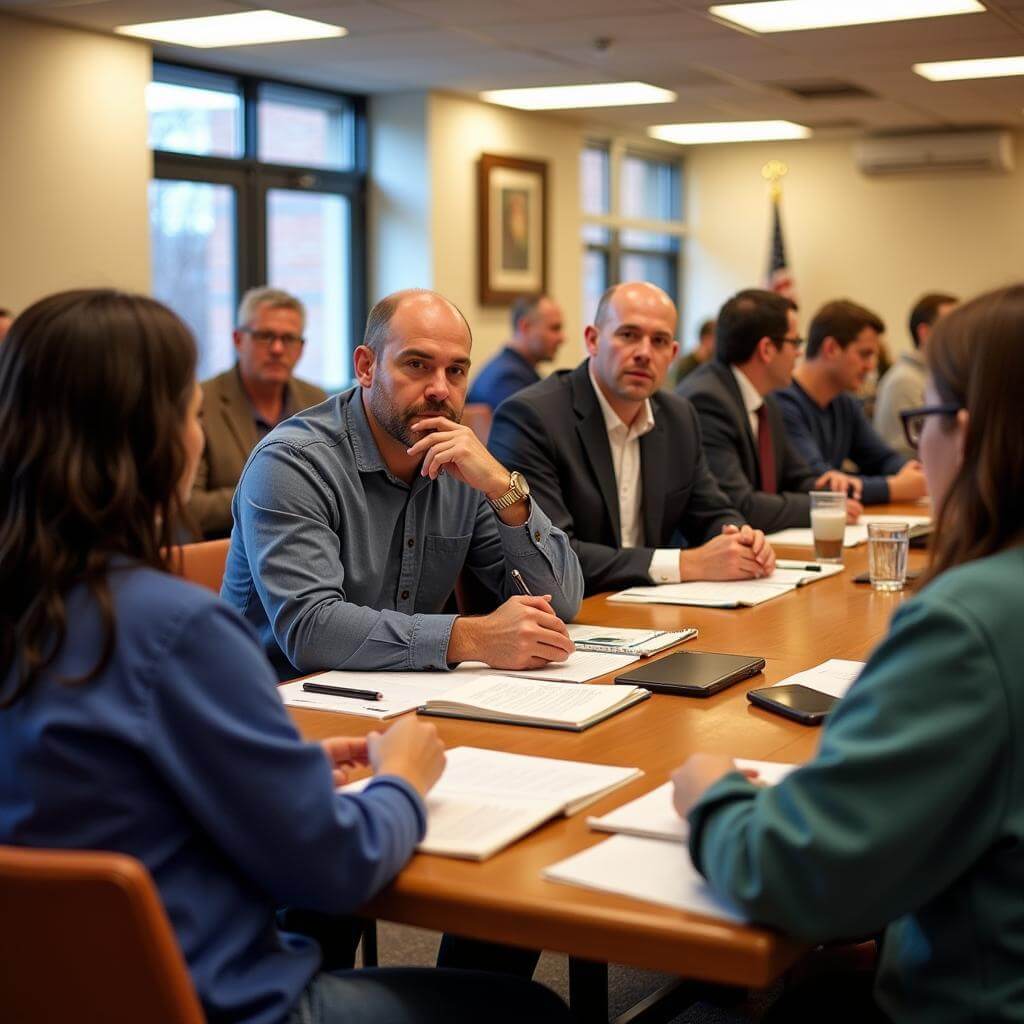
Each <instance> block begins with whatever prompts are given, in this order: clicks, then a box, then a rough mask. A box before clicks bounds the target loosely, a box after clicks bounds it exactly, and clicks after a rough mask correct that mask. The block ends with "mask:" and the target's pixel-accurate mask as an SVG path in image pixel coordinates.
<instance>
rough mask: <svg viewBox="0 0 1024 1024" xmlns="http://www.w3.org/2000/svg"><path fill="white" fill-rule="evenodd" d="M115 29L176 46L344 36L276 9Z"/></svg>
mask: <svg viewBox="0 0 1024 1024" xmlns="http://www.w3.org/2000/svg"><path fill="white" fill-rule="evenodd" d="M114 31H115V32H118V33H120V34H121V35H123V36H137V37H139V38H140V39H155V40H157V41H159V42H161V43H174V44H176V45H178V46H196V47H200V48H202V49H207V48H209V47H213V46H255V45H258V44H261V43H289V42H295V41H296V40H300V39H330V38H332V37H334V38H336V37H338V36H344V35H348V29H345V28H342V27H341V26H340V25H328V24H326V23H325V22H322V21H311V20H310V19H309V18H296V17H294V16H293V15H291V14H281V13H279V12H278V11H242V12H240V13H238V14H217V15H213V16H211V17H207V18H180V19H177V20H175V21H151V22H147V23H146V24H141V25H119V26H118V27H117V28H115V29H114Z"/></svg>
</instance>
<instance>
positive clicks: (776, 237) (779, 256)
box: [765, 189, 796, 302]
mask: <svg viewBox="0 0 1024 1024" xmlns="http://www.w3.org/2000/svg"><path fill="white" fill-rule="evenodd" d="M781 198H782V196H781V192H780V191H779V190H778V189H776V190H775V193H774V195H773V196H772V251H771V256H770V257H769V260H768V273H767V275H766V277H765V287H766V288H767V289H768V290H769V291H772V292H777V293H778V294H779V295H784V296H785V297H786V298H787V299H792V300H793V301H794V302H795V301H796V285H795V283H794V282H793V275H792V274H791V273H790V272H789V267H788V265H787V264H786V243H785V242H784V241H783V238H782V216H781V213H780V209H779V204H780V201H781Z"/></svg>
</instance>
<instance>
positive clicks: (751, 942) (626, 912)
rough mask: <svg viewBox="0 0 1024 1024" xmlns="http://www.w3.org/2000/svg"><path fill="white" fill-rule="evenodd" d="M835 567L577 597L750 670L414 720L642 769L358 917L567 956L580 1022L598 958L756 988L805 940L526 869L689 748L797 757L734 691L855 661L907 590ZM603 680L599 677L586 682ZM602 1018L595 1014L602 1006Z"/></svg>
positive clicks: (922, 556)
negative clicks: (504, 716) (570, 722)
mask: <svg viewBox="0 0 1024 1024" xmlns="http://www.w3.org/2000/svg"><path fill="white" fill-rule="evenodd" d="M871 511H877V512H885V513H889V514H891V513H897V514H916V515H920V514H921V512H922V509H921V508H920V507H919V506H896V505H894V506H887V507H885V508H878V509H872V510H871ZM778 554H779V555H780V557H786V558H799V559H803V560H810V559H811V557H812V556H811V553H810V552H809V551H808V550H807V549H806V548H779V549H778ZM926 557H927V556H926V553H925V552H924V551H921V550H916V549H913V548H912V549H911V552H910V568H911V569H915V568H918V569H920V568H922V567H923V566H924V565H925V563H926ZM844 565H845V570H844V571H843V572H841V573H839V574H838V575H836V576H833V577H829V578H826V579H822V580H820V581H816V582H814V583H812V584H810V585H807V586H804V587H801V588H800V589H798V590H796V591H794V592H791V593H788V594H784V595H783V596H781V597H778V598H775V599H773V600H771V601H768V602H765V603H764V604H761V605H757V606H756V607H753V608H738V609H711V608H696V607H685V606H671V605H636V604H628V605H627V604H612V603H609V601H608V595H604V594H602V595H595V596H592V597H589V598H587V599H586V600H585V601H584V602H583V605H582V607H581V609H580V611H579V614H578V615H577V617H576V621H577V622H583V623H591V624H594V625H617V626H632V627H638V628H644V629H663V630H674V629H680V628H683V627H685V626H695V627H696V628H697V629H698V630H699V635H698V637H696V638H695V639H692V640H690V641H687V642H686V643H685V644H683V645H680V647H679V648H676V649H683V650H689V651H717V652H727V653H736V654H746V655H756V656H760V657H763V658H764V659H765V661H766V667H765V670H764V673H763V674H761V675H756V676H754V677H752V678H751V679H748V680H745V681H743V682H742V683H739V684H737V685H735V686H732V687H730V688H728V689H726V690H724V691H722V692H721V693H719V694H717V695H715V696H712V697H710V698H706V699H696V698H687V697H676V696H666V695H660V694H654V695H653V696H652V697H651V699H650V700H647V701H644V702H643V703H642V704H639V705H637V706H635V707H632V708H630V709H628V710H627V711H625V712H623V713H621V714H619V715H615V716H613V717H612V718H610V719H608V720H606V721H604V722H602V723H600V724H598V725H596V726H594V727H592V728H590V729H588V730H586V731H584V732H582V733H571V732H562V731H557V730H551V729H538V728H528V727H522V726H510V725H496V724H491V723H483V722H469V721H461V720H449V719H436V718H432V719H430V721H432V722H435V723H436V724H437V728H438V731H439V733H440V735H441V737H442V739H443V740H444V742H445V744H446V746H448V747H455V746H475V747H485V748H491V749H495V750H504V751H511V752H514V753H522V754H532V755H538V756H543V757H555V758H566V759H570V760H579V761H593V762H597V763H602V764H614V765H622V766H632V767H639V768H642V769H643V772H644V774H643V776H642V777H640V778H638V779H636V780H634V781H633V782H631V783H630V784H629V785H628V786H625V787H623V788H621V789H618V790H616V791H615V792H614V793H612V794H609V795H608V796H606V797H604V798H603V799H602V800H600V801H599V802H597V803H594V804H593V805H591V806H590V807H588V808H587V810H586V811H585V812H581V813H578V814H576V815H574V816H572V817H569V818H559V819H556V820H554V821H552V822H550V823H548V824H547V825H544V826H542V827H541V828H539V829H537V830H536V831H535V832H533V833H532V834H531V835H529V836H527V837H525V838H524V839H521V840H520V841H518V842H516V843H514V844H512V845H511V846H509V847H507V848H506V849H505V850H503V851H501V852H500V853H498V854H496V855H495V856H493V857H491V858H490V859H489V860H486V861H484V862H482V863H475V862H469V861H461V860H455V859H452V858H446V857H439V856H430V855H425V854H417V855H416V856H414V857H413V859H412V860H411V861H410V862H409V864H408V865H407V867H406V868H405V869H404V870H403V871H402V872H401V874H399V876H398V877H397V878H396V879H395V880H394V882H393V883H392V884H391V885H390V886H388V887H387V888H386V889H385V890H384V891H383V892H382V893H380V894H379V895H378V896H377V898H376V899H374V900H373V901H372V902H371V903H369V904H368V905H367V906H366V907H365V908H364V910H363V913H365V914H366V916H368V917H373V918H378V919H382V920H388V921H395V922H400V923H404V924H410V925H418V926H421V927H424V928H431V929H436V930H438V931H446V930H447V931H455V932H458V933H460V934H464V935H468V936H471V937H474V938H479V939H489V940H492V941H497V942H505V943H509V944H513V945H520V946H525V947H531V948H536V949H547V950H556V951H561V952H564V953H567V954H569V956H570V958H571V960H570V964H571V965H574V967H575V973H573V971H572V970H571V972H570V983H571V984H570V990H571V993H572V992H573V985H574V984H575V991H576V993H577V995H578V997H574V999H573V1001H574V1003H580V1002H583V1001H585V1000H590V1005H592V1006H593V1007H594V1009H593V1011H592V1013H589V1014H588V1013H585V1012H582V1011H581V1007H580V1006H578V1005H574V1009H575V1010H576V1012H577V1015H578V1016H579V1017H580V1018H581V1019H583V1018H588V1019H598V1018H600V1017H601V1015H602V1010H601V1007H602V1003H601V1000H600V998H596V997H595V996H594V994H593V988H594V984H595V979H596V981H597V982H600V979H601V977H602V975H601V973H600V972H601V970H605V971H606V967H605V965H606V964H608V963H621V964H629V965H633V966H636V967H642V968H648V969H653V970H660V971H665V972H670V973H672V974H674V975H679V976H683V977H686V978H689V979H698V980H701V981H706V982H716V983H722V984H727V985H735V986H741V987H744V988H762V987H765V986H768V985H770V984H771V983H772V982H773V981H774V980H775V979H777V978H778V977H779V976H780V975H781V974H782V973H783V972H784V971H785V970H786V969H787V968H788V967H790V966H791V965H792V964H794V963H795V962H796V961H797V960H798V959H799V958H800V957H801V955H803V953H804V952H806V949H805V947H803V946H801V945H800V944H799V943H798V942H795V941H793V940H791V939H788V938H786V937H785V936H783V935H780V934H778V933H777V932H774V931H771V930H769V929H766V928H760V927H753V926H747V925H739V924H733V923H729V922H726V921H724V920H715V919H712V918H708V917H701V916H698V915H696V914H689V913H685V912H683V911H680V910H675V909H672V908H669V907H664V906H657V905H655V904H653V903H646V902H641V901H639V900H634V899H630V898H626V897H624V896H618V895H614V894H610V893H600V892H593V891H589V890H585V889H582V888H577V887H575V886H569V885H564V884H560V883H556V882H550V881H546V880H544V879H543V878H542V877H541V871H542V869H544V868H545V867H547V866H548V865H551V864H554V863H555V862H557V861H560V860H563V859H564V858H566V857H568V856H570V855H571V854H573V853H577V852H579V851H580V850H583V849H585V848H587V847H589V846H592V845H593V844H595V843H599V842H603V841H605V839H607V835H605V834H603V833H599V832H594V831H592V830H590V829H588V827H587V824H586V818H587V816H588V815H591V814H593V815H598V814H603V813H606V812H607V811H610V810H612V809H613V808H614V807H617V806H619V805H620V804H623V803H625V802H626V801H628V800H632V799H633V798H635V797H638V796H640V795H642V794H643V793H645V792H647V791H648V790H651V789H654V788H655V787H656V786H659V785H661V784H662V783H664V782H665V781H666V780H667V779H668V777H669V773H670V772H671V771H672V770H673V769H674V768H675V767H677V766H678V765H679V764H681V763H682V762H683V761H684V760H685V759H686V758H687V756H688V755H689V754H691V753H695V752H698V751H704V752H710V753H717V754H728V755H731V756H734V757H745V758H758V759H763V760H775V761H786V762H793V763H797V762H801V761H804V760H807V759H808V758H809V757H810V756H811V755H812V754H813V752H814V750H815V747H816V744H817V741H818V737H819V735H820V730H819V729H815V728H812V727H808V726H804V725H801V724H798V723H796V722H791V721H789V720H787V719H784V718H782V717H780V716H778V715H774V714H771V713H769V712H766V711H763V710H760V709H757V708H754V707H753V706H752V705H751V704H750V703H749V701H747V700H746V691H747V690H749V689H752V688H755V687H759V686H765V685H771V684H772V683H776V682H779V681H780V680H782V679H785V678H786V677H787V676H790V675H792V674H793V673H795V672H799V671H802V670H804V669H807V668H811V667H813V666H814V665H817V664H819V663H821V662H823V661H826V660H827V659H829V658H847V659H855V660H865V659H866V658H867V657H868V655H869V654H870V653H871V651H872V650H873V649H874V648H875V647H876V646H877V644H878V643H879V641H880V640H881V639H882V638H883V637H884V636H885V634H886V631H887V629H888V624H889V620H890V618H891V616H892V614H893V612H894V611H895V610H896V608H898V607H899V605H900V603H901V602H902V601H904V600H906V599H907V598H908V597H909V596H910V595H911V593H912V592H911V591H909V590H904V591H903V592H902V593H895V594H891V593H879V592H876V591H874V590H873V589H872V588H871V587H870V585H864V584H855V583H854V582H853V577H854V576H855V575H856V574H858V573H860V572H862V571H864V570H866V569H867V546H866V545H862V546H859V547H855V548H847V549H846V550H845V552H844ZM665 653H670V652H665ZM658 656H663V655H657V656H656V657H658ZM610 681H611V680H610V677H608V678H602V679H599V680H596V681H595V682H596V683H598V684H600V683H602V682H610ZM553 685H565V684H553ZM588 685H592V684H588ZM289 710H290V712H291V713H292V715H293V716H294V719H295V721H296V723H297V724H298V726H299V728H300V729H301V731H302V733H303V734H304V735H305V736H306V737H307V738H308V739H321V738H323V737H326V736H330V735H363V734H365V733H367V732H369V731H370V730H371V729H373V728H375V727H377V726H378V723H376V722H374V721H372V720H368V719H366V718H357V717H354V716H348V715H338V714H333V713H329V712H322V711H310V710H305V709H298V708H290V709H289ZM605 977H606V975H605ZM587 992H589V994H585V993H587ZM604 1013H605V1016H604V1019H605V1020H607V1016H606V1009H605V1011H604Z"/></svg>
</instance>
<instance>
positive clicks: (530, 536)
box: [494, 498, 552, 559]
mask: <svg viewBox="0 0 1024 1024" xmlns="http://www.w3.org/2000/svg"><path fill="white" fill-rule="evenodd" d="M526 500H527V501H528V502H529V503H530V504H529V508H530V514H529V516H528V518H527V520H526V522H525V523H523V524H522V525H521V526H509V525H508V524H507V523H503V522H502V521H501V517H500V516H499V515H498V514H497V512H495V514H494V521H495V522H496V523H497V524H498V536H499V537H500V538H501V546H502V547H503V548H504V550H505V554H506V556H508V557H510V558H512V559H515V558H534V557H536V555H537V551H538V548H539V549H540V550H541V551H544V552H545V554H546V547H547V542H548V538H549V537H550V536H551V530H552V526H551V520H550V519H548V517H547V515H545V513H544V510H543V509H542V508H541V507H540V506H539V505H538V504H537V502H535V501H534V500H533V498H527V499H526Z"/></svg>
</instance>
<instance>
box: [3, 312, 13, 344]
mask: <svg viewBox="0 0 1024 1024" xmlns="http://www.w3.org/2000/svg"><path fill="white" fill-rule="evenodd" d="M13 323H14V314H13V313H12V312H11V311H10V310H9V309H4V308H3V307H2V306H0V341H3V340H4V338H6V337H7V332H8V331H9V330H10V329H11V324H13Z"/></svg>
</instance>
